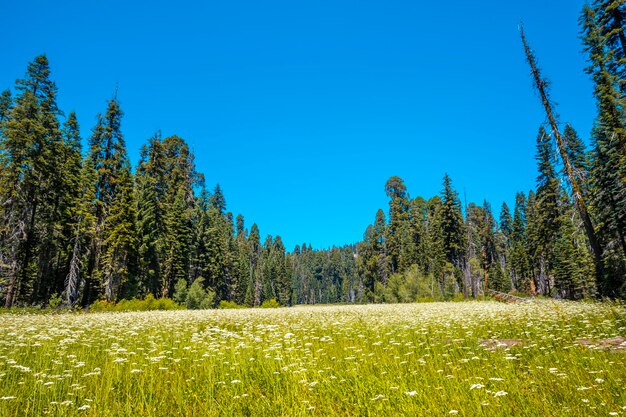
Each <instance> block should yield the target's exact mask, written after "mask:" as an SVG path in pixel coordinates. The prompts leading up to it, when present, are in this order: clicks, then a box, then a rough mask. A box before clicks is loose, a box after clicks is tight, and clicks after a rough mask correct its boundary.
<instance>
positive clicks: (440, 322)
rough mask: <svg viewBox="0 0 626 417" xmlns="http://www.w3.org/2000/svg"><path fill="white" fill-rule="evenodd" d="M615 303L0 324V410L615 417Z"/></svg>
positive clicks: (621, 404)
mask: <svg viewBox="0 0 626 417" xmlns="http://www.w3.org/2000/svg"><path fill="white" fill-rule="evenodd" d="M624 337H626V309H625V308H624V307H623V306H620V305H618V304H601V303H574V302H557V301H535V302H528V303H518V304H504V303H497V302H460V303H425V304H403V305H357V306H329V307H327V306H325V307H294V308H282V309H244V310H204V311H167V312H141V313H97V314H96V313H94V314H57V315H16V314H3V315H0V415H2V416H33V415H37V416H39V415H52V416H121V415H124V416H131V415H133V416H172V415H185V416H192V415H198V416H218V415H219V416H231V415H232V416H240V415H254V416H263V415H265V416H277V415H290V416H291V415H302V416H329V415H354V416H362V415H380V416H388V415H407V416H408V415H410V416H416V415H448V414H458V415H466V416H476V415H484V416H504V415H528V416H547V415H626V394H625V392H624V386H626V366H625V365H626V351H625V350H624V349H622V348H621V346H622V345H621V343H617V342H618V341H620V340H621V341H624V340H626V339H623V338H624Z"/></svg>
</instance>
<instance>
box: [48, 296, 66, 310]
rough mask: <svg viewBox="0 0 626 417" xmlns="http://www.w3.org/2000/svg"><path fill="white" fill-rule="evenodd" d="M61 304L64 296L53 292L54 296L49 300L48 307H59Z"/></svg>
mask: <svg viewBox="0 0 626 417" xmlns="http://www.w3.org/2000/svg"><path fill="white" fill-rule="evenodd" d="M61 304H63V297H61V296H60V295H59V294H57V293H54V294H52V297H50V300H48V307H49V308H51V309H53V310H55V309H57V308H59V307H60V306H61Z"/></svg>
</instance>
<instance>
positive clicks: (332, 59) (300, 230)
mask: <svg viewBox="0 0 626 417" xmlns="http://www.w3.org/2000/svg"><path fill="white" fill-rule="evenodd" d="M582 5H583V1H582V0H581V1H578V0H554V1H550V2H546V1H539V0H526V1H523V2H522V1H519V2H502V1H495V0H489V1H478V2H466V1H457V0H454V1H448V2H446V5H445V6H442V5H441V2H418V1H393V0H387V1H384V2H383V1H379V2H371V1H363V0H360V1H346V0H333V1H274V0H267V1H263V2H258V1H257V2H251V1H228V2H224V1H220V2H218V1H195V2H191V1H186V0H180V1H176V2H172V1H163V2H162V1H149V2H131V1H127V2H124V1H106V2H105V1H93V0H81V1H75V2H68V1H56V2H50V1H44V0H33V1H17V0H4V1H3V2H2V5H1V6H0V10H2V14H3V15H4V16H5V19H3V29H4V30H3V33H4V36H5V42H3V50H2V54H1V56H2V58H0V60H1V65H0V89H4V88H9V87H11V88H12V87H13V83H14V81H15V79H17V78H21V77H22V76H23V74H24V72H25V68H26V64H27V63H28V62H29V61H31V60H32V59H33V58H34V57H35V56H36V55H38V54H41V53H46V54H47V56H48V59H49V61H50V64H51V68H52V71H53V79H54V80H55V81H56V82H57V85H58V87H59V105H60V107H61V108H62V109H63V110H64V111H65V112H66V113H68V112H69V111H72V110H74V111H76V112H77V115H78V119H79V122H80V124H81V132H82V135H83V137H84V138H87V137H88V136H89V134H90V130H91V128H92V127H93V125H94V124H95V116H96V114H97V113H99V112H103V111H104V110H105V107H106V100H107V99H109V98H111V97H112V95H113V93H114V91H115V88H116V85H118V86H119V93H118V98H119V99H120V102H121V105H122V109H123V110H124V112H125V118H124V120H123V125H122V128H123V133H124V135H125V138H126V141H127V145H128V151H129V155H130V157H131V160H132V162H133V164H135V163H136V161H137V158H138V149H139V147H140V145H141V144H142V143H144V142H145V141H146V140H147V139H148V138H149V137H150V136H152V135H153V134H154V132H155V131H157V130H159V129H160V130H161V131H162V133H163V136H164V137H165V136H169V135H173V134H176V135H178V136H180V137H182V138H184V139H185V140H186V141H187V142H188V143H190V145H191V146H192V147H193V149H194V150H195V154H196V162H197V167H198V170H199V171H201V172H203V173H204V174H205V176H206V180H207V185H208V186H209V187H210V188H212V187H213V186H214V185H215V184H216V183H220V185H221V186H222V189H223V190H224V192H225V196H226V202H227V208H228V210H230V211H233V212H234V213H235V215H236V214H238V213H242V214H243V215H244V217H245V219H246V224H247V226H248V228H249V227H250V226H251V225H252V222H256V223H257V224H258V225H259V227H260V230H261V233H262V234H263V235H265V234H268V233H269V234H272V235H281V237H282V238H283V241H284V242H285V244H286V246H287V248H288V249H291V248H293V246H294V245H295V244H296V243H302V242H308V243H312V244H313V246H314V247H316V248H323V247H328V246H332V245H342V244H344V243H352V242H356V241H358V240H360V239H361V238H362V236H363V232H364V230H365V228H366V226H367V225H368V224H370V223H371V222H373V220H374V216H375V213H376V211H377V209H378V208H383V209H385V211H386V210H387V207H388V206H387V204H388V202H387V198H386V196H385V192H384V184H385V181H386V180H387V179H388V178H389V177H390V176H392V175H398V176H400V177H401V178H403V179H404V180H405V183H406V185H407V187H408V191H409V193H410V195H411V196H412V197H415V196H418V195H421V196H423V197H426V198H428V197H431V196H433V195H435V194H437V193H439V191H440V190H441V188H442V186H441V182H442V177H443V175H444V173H445V172H447V173H448V174H449V175H450V176H451V178H452V181H453V185H454V186H455V188H456V189H457V191H459V193H460V195H461V197H463V195H464V194H465V195H466V196H467V201H468V202H469V201H474V202H476V203H479V204H481V203H482V201H483V199H487V200H488V201H489V202H490V203H491V204H492V206H493V207H494V212H496V214H497V213H499V210H500V205H501V204H502V202H503V201H507V203H509V204H512V203H513V200H514V196H515V192H516V191H521V190H524V191H527V190H529V189H530V188H532V187H534V181H535V177H536V165H535V160H534V141H535V136H536V132H537V129H538V126H539V125H540V124H541V123H542V122H543V121H544V119H545V118H544V115H543V112H542V108H541V106H540V102H539V100H538V97H537V95H536V94H535V92H534V91H533V88H532V83H531V79H530V76H529V74H528V72H529V71H528V69H527V65H526V63H525V61H524V56H523V51H522V47H521V44H520V40H519V34H518V32H517V27H518V24H519V22H520V21H521V20H523V21H524V25H525V28H526V31H527V37H528V39H529V41H530V42H531V44H532V46H533V48H534V49H535V50H536V52H537V55H538V58H539V61H540V64H541V67H542V69H543V71H544V72H545V75H547V76H548V78H549V79H550V80H551V81H552V96H553V99H554V101H555V102H557V103H558V105H559V107H558V111H559V114H560V116H561V118H560V119H561V121H562V122H571V123H572V124H573V125H574V127H575V128H576V129H577V130H578V132H579V133H580V134H581V136H583V137H584V138H587V137H588V136H589V132H590V130H591V126H592V123H593V118H594V115H595V104H594V101H593V97H592V85H591V82H590V81H589V79H588V76H587V75H585V74H584V73H583V68H584V66H585V57H584V55H583V53H582V52H581V50H582V47H581V45H580V41H579V39H578V33H579V28H578V26H577V18H578V16H579V12H580V9H581V8H582Z"/></svg>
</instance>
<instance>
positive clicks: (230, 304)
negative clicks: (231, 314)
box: [217, 300, 245, 310]
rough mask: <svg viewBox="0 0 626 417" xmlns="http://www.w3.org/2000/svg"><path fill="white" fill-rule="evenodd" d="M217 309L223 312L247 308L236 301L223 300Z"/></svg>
mask: <svg viewBox="0 0 626 417" xmlns="http://www.w3.org/2000/svg"><path fill="white" fill-rule="evenodd" d="M217 308H219V309H222V310H228V309H236V308H245V307H244V306H242V305H239V304H237V303H236V302H234V301H226V300H222V301H220V303H219V304H218V306H217Z"/></svg>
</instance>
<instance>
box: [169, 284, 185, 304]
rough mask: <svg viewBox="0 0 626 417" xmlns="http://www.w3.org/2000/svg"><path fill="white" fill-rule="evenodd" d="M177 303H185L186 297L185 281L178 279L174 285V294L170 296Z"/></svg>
mask: <svg viewBox="0 0 626 417" xmlns="http://www.w3.org/2000/svg"><path fill="white" fill-rule="evenodd" d="M172 298H173V299H174V301H175V302H176V303H178V304H185V300H186V299H187V281H185V280H184V279H179V280H178V281H176V285H174V296H173V297H172Z"/></svg>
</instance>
